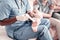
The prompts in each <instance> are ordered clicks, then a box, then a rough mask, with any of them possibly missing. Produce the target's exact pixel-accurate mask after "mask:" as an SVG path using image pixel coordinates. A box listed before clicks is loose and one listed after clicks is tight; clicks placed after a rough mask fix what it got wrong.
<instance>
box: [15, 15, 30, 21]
mask: <svg viewBox="0 0 60 40" xmlns="http://www.w3.org/2000/svg"><path fill="white" fill-rule="evenodd" d="M16 19H17V21H26V20H28V19H29V18H28V17H27V16H26V15H25V14H23V15H21V16H16Z"/></svg>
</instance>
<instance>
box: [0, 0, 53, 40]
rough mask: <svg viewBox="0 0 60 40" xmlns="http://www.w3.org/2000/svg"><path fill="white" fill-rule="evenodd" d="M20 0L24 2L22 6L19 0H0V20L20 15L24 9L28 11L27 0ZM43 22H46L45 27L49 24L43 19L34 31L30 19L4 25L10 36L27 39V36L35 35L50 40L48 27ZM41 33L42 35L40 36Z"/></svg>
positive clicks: (21, 39)
mask: <svg viewBox="0 0 60 40" xmlns="http://www.w3.org/2000/svg"><path fill="white" fill-rule="evenodd" d="M22 1H23V4H24V5H23V4H22V5H23V7H21V2H19V0H2V1H1V0H0V20H4V19H6V18H8V19H10V18H11V17H14V16H21V15H23V14H24V13H26V11H30V6H29V3H28V0H22ZM21 8H22V9H21ZM19 10H21V11H19ZM44 24H46V25H47V24H48V25H47V27H48V26H49V25H50V24H49V23H48V22H47V23H46V21H45V22H43V23H42V24H40V25H39V27H38V32H37V33H34V32H33V31H32V29H31V21H30V22H29V21H27V22H26V21H16V22H15V23H13V24H10V25H6V32H7V35H9V36H10V37H11V38H16V39H18V40H28V39H29V38H35V37H38V39H39V40H40V39H41V40H52V38H51V35H50V33H49V31H48V28H47V27H45V26H46V25H44ZM41 25H42V26H41ZM43 30H44V31H43ZM41 32H42V33H41ZM37 34H38V35H37ZM41 35H42V37H40V36H41Z"/></svg>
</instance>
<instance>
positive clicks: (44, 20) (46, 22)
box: [40, 18, 50, 28]
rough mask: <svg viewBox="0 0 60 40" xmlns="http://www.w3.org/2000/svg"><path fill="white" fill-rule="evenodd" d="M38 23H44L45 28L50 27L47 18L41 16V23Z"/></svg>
mask: <svg viewBox="0 0 60 40" xmlns="http://www.w3.org/2000/svg"><path fill="white" fill-rule="evenodd" d="M40 25H45V26H46V27H47V28H50V21H49V19H47V18H43V19H42V20H41V24H40Z"/></svg>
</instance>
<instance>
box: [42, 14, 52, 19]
mask: <svg viewBox="0 0 60 40" xmlns="http://www.w3.org/2000/svg"><path fill="white" fill-rule="evenodd" d="M51 16H52V15H51V14H43V17H44V18H51Z"/></svg>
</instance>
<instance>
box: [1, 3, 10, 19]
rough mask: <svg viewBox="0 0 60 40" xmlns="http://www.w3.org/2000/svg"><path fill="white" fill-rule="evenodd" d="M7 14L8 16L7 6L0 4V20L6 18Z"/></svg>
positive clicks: (8, 9)
mask: <svg viewBox="0 0 60 40" xmlns="http://www.w3.org/2000/svg"><path fill="white" fill-rule="evenodd" d="M9 14H10V8H9V6H8V5H7V4H6V3H4V2H0V20H3V19H6V18H8V17H9Z"/></svg>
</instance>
